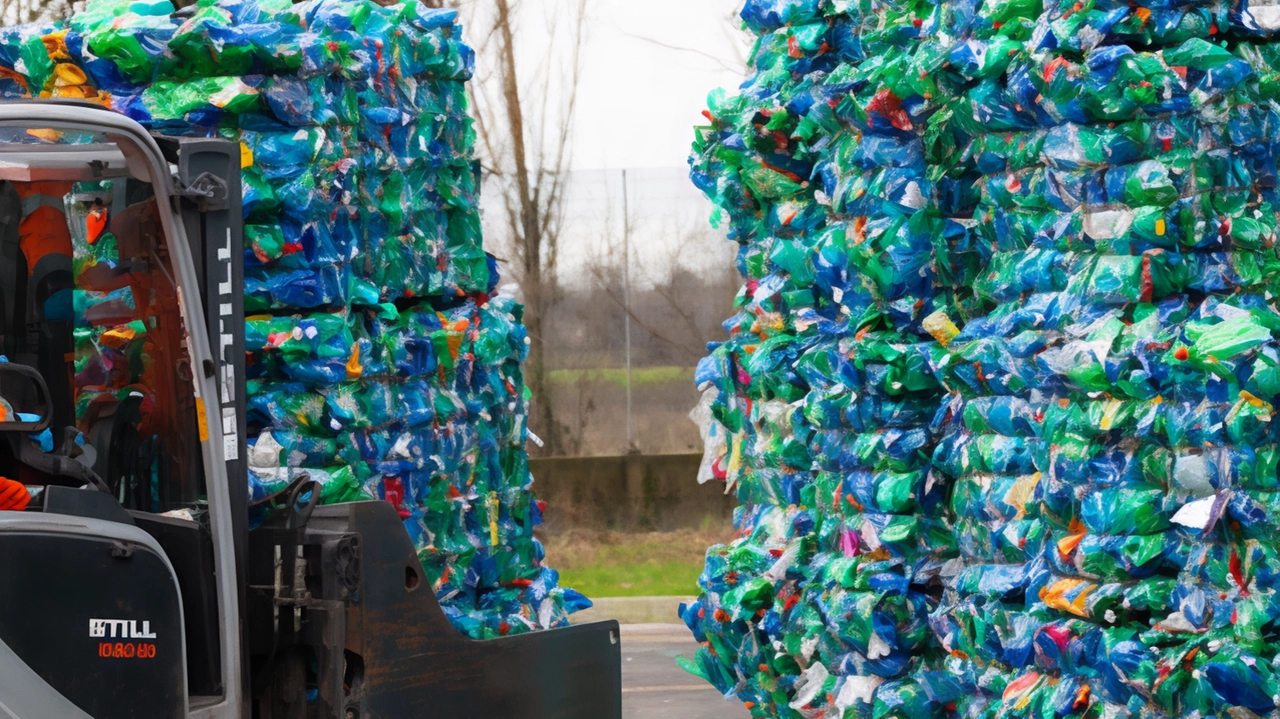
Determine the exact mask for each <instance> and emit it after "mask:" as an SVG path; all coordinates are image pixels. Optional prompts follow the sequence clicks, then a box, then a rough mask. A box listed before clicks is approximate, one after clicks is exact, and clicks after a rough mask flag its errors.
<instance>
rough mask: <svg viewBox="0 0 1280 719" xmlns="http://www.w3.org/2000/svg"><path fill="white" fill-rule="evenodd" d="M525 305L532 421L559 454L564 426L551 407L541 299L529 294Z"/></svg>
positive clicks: (526, 369) (550, 448)
mask: <svg viewBox="0 0 1280 719" xmlns="http://www.w3.org/2000/svg"><path fill="white" fill-rule="evenodd" d="M526 300H529V302H528V304H526V305H525V314H524V326H525V328H526V329H528V330H529V358H528V359H527V360H525V363H524V381H525V384H527V385H528V386H529V391H530V392H532V393H533V412H532V413H531V414H530V420H533V421H532V424H533V425H534V427H535V430H534V434H537V435H538V436H539V437H540V438H541V439H542V441H543V442H544V443H545V447H544V448H543V449H544V451H545V452H546V454H548V455H551V456H555V455H559V454H560V453H561V447H560V425H559V423H558V422H557V421H556V417H555V409H554V408H553V407H552V406H551V388H550V386H549V385H550V382H549V381H548V377H547V375H548V372H547V362H546V357H547V354H546V344H545V343H544V342H543V340H542V338H543V314H542V309H541V308H540V307H538V306H537V305H539V304H541V303H540V302H539V301H538V300H536V299H533V298H530V297H527V296H526Z"/></svg>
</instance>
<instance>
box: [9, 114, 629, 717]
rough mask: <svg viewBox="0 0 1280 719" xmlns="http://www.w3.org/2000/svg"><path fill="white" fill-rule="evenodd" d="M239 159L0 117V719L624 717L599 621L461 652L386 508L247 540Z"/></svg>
mask: <svg viewBox="0 0 1280 719" xmlns="http://www.w3.org/2000/svg"><path fill="white" fill-rule="evenodd" d="M239 163H240V154H239V147H238V146H237V145H236V144H235V143H231V142H226V141H219V140H204V139H190V138H166V137H160V136H153V135H151V134H149V133H148V132H147V131H146V130H144V129H143V128H142V127H141V126H139V125H138V124H137V123H135V122H133V121H132V120H129V119H127V118H125V117H123V116H120V115H118V114H115V113H112V112H110V111H107V110H104V109H102V108H99V107H96V106H93V105H88V104H85V103H75V102H65V101H48V100H40V101H29V102H17V103H4V104H0V355H2V356H3V357H2V358H0V477H2V478H6V479H9V480H16V481H18V482H20V483H21V484H23V485H25V486H26V487H27V488H28V489H29V495H30V499H29V501H25V502H21V504H23V505H25V506H8V507H6V505H5V504H3V502H0V709H4V710H7V712H8V713H7V714H5V713H4V712H0V715H5V716H13V717H17V718H18V719H38V718H41V717H93V719H135V718H137V719H140V718H142V717H147V718H148V719H151V718H156V717H237V718H243V719H248V718H249V717H260V718H261V719H303V718H304V717H306V718H308V719H310V718H312V717H317V718H319V717H323V718H325V719H328V718H329V717H333V718H334V719H361V718H362V717H379V718H384V717H401V716H403V717H411V716H440V717H476V718H477V719H480V718H482V717H483V718H485V719H487V718H489V717H529V718H530V719H534V718H543V717H545V718H552V717H565V718H577V717H581V718H582V719H588V718H589V719H611V718H612V717H620V716H621V657H620V648H619V645H618V627H617V623H616V622H607V623H600V624H594V625H586V626H578V627H572V628H566V629H556V630H550V631H544V632H539V633H535V634H527V635H520V636H514V637H504V638H502V639H496V640H492V641H486V642H477V641H472V640H469V639H466V638H465V637H463V636H461V635H459V634H458V633H457V632H456V631H455V630H454V629H453V627H452V626H451V625H450V623H449V621H448V619H447V618H446V617H445V615H444V613H443V611H442V610H441V608H440V606H439V604H438V602H437V601H436V598H435V596H434V593H433V592H432V591H431V589H430V587H429V586H428V582H427V581H426V577H425V573H424V572H423V570H422V567H421V566H420V565H419V564H418V560H417V552H416V550H415V548H414V546H413V544H412V542H411V541H410V539H409V536H408V533H407V532H406V531H405V529H404V527H403V524H402V523H401V522H400V521H399V517H398V515H397V513H396V510H395V509H394V508H393V507H392V506H391V505H390V504H388V503H386V502H377V501H374V502H358V503H353V504H348V505H336V506H330V507H316V506H315V503H316V499H318V494H319V492H318V489H317V486H316V485H314V484H312V483H310V482H309V481H307V480H306V479H305V477H303V478H300V480H299V481H298V482H295V483H294V484H293V485H291V487H290V490H289V491H288V492H286V496H284V497H283V498H281V499H282V501H279V502H277V504H278V505H279V507H280V508H281V509H282V511H279V512H277V513H276V514H277V516H276V518H275V519H273V520H271V521H268V522H266V523H265V524H263V525H262V526H261V527H257V528H255V529H254V530H253V531H252V532H251V531H250V530H249V527H248V482H247V464H246V462H245V458H246V457H247V452H246V447H245V432H244V428H245V419H246V418H245V412H246V409H245V408H246V402H245V397H244V377H245V374H244V363H245V351H244V326H245V325H244V310H243V291H242V288H243V265H242V262H243V259H242V258H243V240H242V235H241V233H242V226H241V222H242V220H241V207H240V173H239V170H240V165H239ZM2 490H3V488H2V487H0V499H2V498H3V491H2ZM14 510H20V511H14ZM423 589H425V590H426V591H422V590H423Z"/></svg>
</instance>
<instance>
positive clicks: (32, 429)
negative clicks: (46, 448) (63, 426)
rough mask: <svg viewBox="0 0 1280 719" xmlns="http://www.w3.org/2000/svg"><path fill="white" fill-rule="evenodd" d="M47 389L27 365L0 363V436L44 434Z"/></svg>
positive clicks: (47, 417)
mask: <svg viewBox="0 0 1280 719" xmlns="http://www.w3.org/2000/svg"><path fill="white" fill-rule="evenodd" d="M49 410H50V406H49V386H48V385H47V384H45V381H44V377H42V376H40V373H39V372H37V371H36V370H34V369H32V368H31V367H28V366H26V365H22V364H17V363H14V362H0V432H23V433H27V434H31V433H36V432H43V431H44V430H45V429H47V428H48V427H49V421H50V418H49V415H50V411H49Z"/></svg>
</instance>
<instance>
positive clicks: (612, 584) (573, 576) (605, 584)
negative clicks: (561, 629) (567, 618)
mask: <svg viewBox="0 0 1280 719" xmlns="http://www.w3.org/2000/svg"><path fill="white" fill-rule="evenodd" d="M701 573H702V564H701V563H698V564H690V563H687V562H655V561H653V560H652V559H645V560H638V561H637V560H628V561H614V562H610V563H609V564H607V565H597V566H590V567H578V568H575V569H561V570H560V583H561V584H562V585H564V586H566V587H573V588H574V589H576V590H578V591H579V592H582V593H583V594H585V595H587V596H588V597H682V596H694V595H696V594H697V593H698V575H699V574H701Z"/></svg>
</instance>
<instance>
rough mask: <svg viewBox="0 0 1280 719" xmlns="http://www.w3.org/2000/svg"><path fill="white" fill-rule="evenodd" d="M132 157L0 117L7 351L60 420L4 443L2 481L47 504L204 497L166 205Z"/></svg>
mask: <svg viewBox="0 0 1280 719" xmlns="http://www.w3.org/2000/svg"><path fill="white" fill-rule="evenodd" d="M135 164H136V163H131V162H130V161H129V160H128V159H127V158H126V155H125V153H124V152H123V151H122V149H121V146H120V145H117V144H116V143H114V142H112V141H111V140H110V139H109V138H107V137H106V136H105V135H103V134H101V133H93V132H75V131H62V130H55V129H46V128H19V127H0V354H2V355H4V357H5V358H6V359H7V360H8V361H9V362H11V363H15V364H19V365H23V366H26V367H30V368H32V369H34V370H36V371H37V372H39V374H40V375H41V376H42V377H43V379H44V382H45V384H46V385H47V387H48V398H47V407H45V408H44V409H43V411H44V412H47V414H48V420H49V427H48V429H46V430H44V432H43V433H42V434H40V435H10V436H6V438H5V440H0V477H5V478H8V479H13V480H17V481H19V482H21V483H23V484H25V485H27V486H28V487H29V488H30V489H31V490H32V493H33V497H34V502H33V507H36V508H38V503H39V496H40V491H39V489H40V488H41V487H43V486H46V485H49V484H72V485H82V484H92V485H95V486H98V487H99V488H102V489H105V490H106V491H109V492H110V493H111V494H112V495H114V496H115V497H116V498H117V499H118V500H119V501H120V503H121V505H122V506H123V507H124V508H125V509H132V510H140V511H145V512H156V513H159V512H164V511H168V510H171V509H175V508H182V507H190V506H191V505H192V504H193V503H194V502H196V501H197V500H198V499H199V496H200V494H201V490H202V481H201V480H202V477H201V475H202V467H203V464H202V462H201V447H200V441H201V439H202V437H204V436H206V435H207V428H205V427H202V426H201V423H200V421H199V417H201V416H203V412H202V409H203V408H201V407H199V406H198V400H197V398H196V396H195V391H194V384H193V382H192V362H191V357H190V355H189V352H188V348H187V342H186V333H185V328H184V325H183V317H182V311H181V304H180V302H179V296H178V286H177V283H176V282H175V280H174V275H173V271H172V267H171V266H170V259H169V252H168V246H167V244H166V238H165V237H164V231H163V229H162V225H161V222H160V218H159V216H158V212H160V208H159V207H158V206H157V203H156V198H155V193H154V192H153V190H152V186H151V184H150V182H148V181H146V180H144V179H139V177H138V175H139V174H143V176H145V174H144V173H136V172H134V171H133V170H131V165H135ZM18 391H19V392H22V390H18ZM7 401H8V402H9V403H11V404H14V403H16V404H17V405H19V406H21V405H24V404H26V403H29V402H30V399H29V398H25V397H12V398H7ZM66 460H73V461H70V462H68V461H66ZM86 469H87V470H89V471H88V472H85V471H83V470H86ZM68 470H70V471H68Z"/></svg>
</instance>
